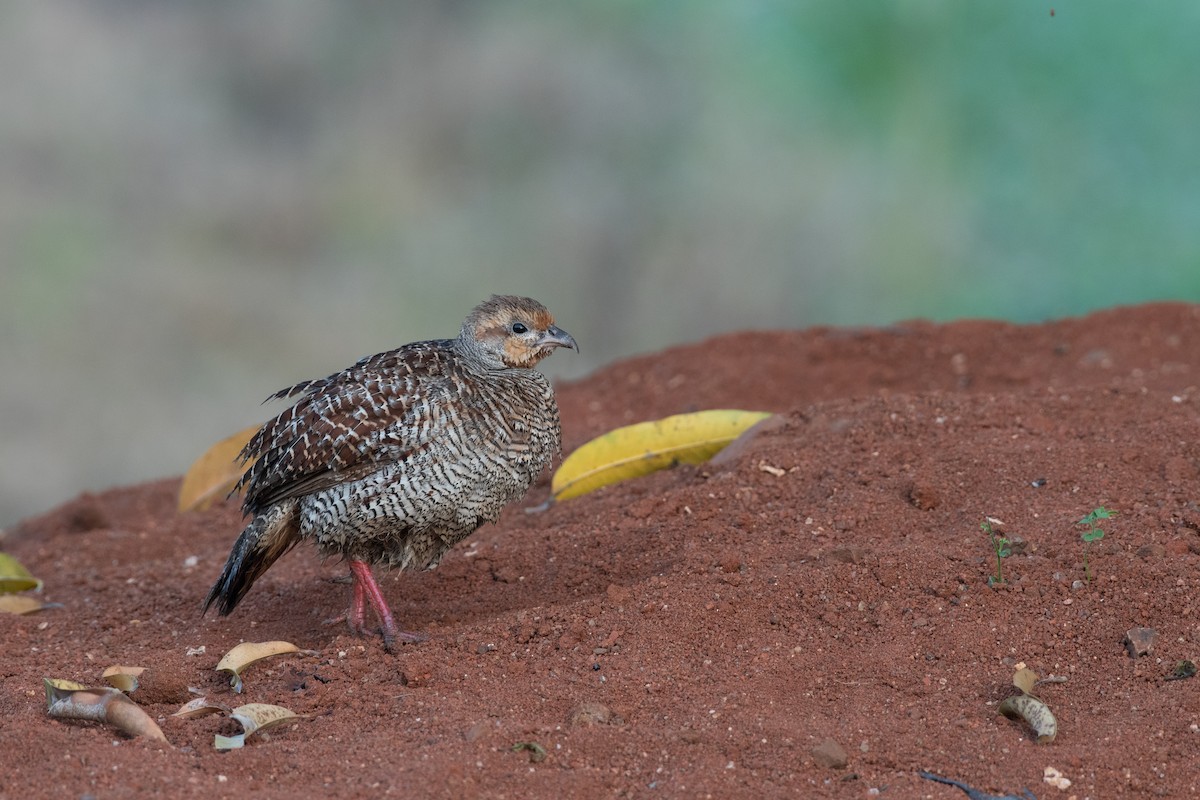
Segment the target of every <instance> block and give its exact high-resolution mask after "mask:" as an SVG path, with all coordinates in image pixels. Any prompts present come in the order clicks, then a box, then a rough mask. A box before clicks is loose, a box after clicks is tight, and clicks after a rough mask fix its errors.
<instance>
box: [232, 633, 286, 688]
mask: <svg viewBox="0 0 1200 800" xmlns="http://www.w3.org/2000/svg"><path fill="white" fill-rule="evenodd" d="M298 652H300V648H299V647H296V645H294V644H292V643H291V642H242V643H241V644H239V645H238V646H237V647H235V648H233V649H232V650H230V651H229V652H228V653H226V654H225V656H224V657H223V658H222V659H221V661H220V662H219V663H218V664H217V671H218V672H220V671H225V672H228V673H229V674H230V678H229V685H230V686H232V687H233V690H234V691H235V692H237V693H239V694H240V693H241V691H242V670H244V669H245V668H246V667H248V666H250V665H251V664H253V663H254V662H255V661H259V660H261V659H264V658H269V657H270V656H278V655H282V654H284V653H298Z"/></svg>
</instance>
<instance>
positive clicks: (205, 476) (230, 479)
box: [179, 425, 262, 511]
mask: <svg viewBox="0 0 1200 800" xmlns="http://www.w3.org/2000/svg"><path fill="white" fill-rule="evenodd" d="M260 427H262V426H261V425H252V426H251V427H249V428H245V429H243V430H240V431H238V432H237V433H235V434H233V435H232V436H229V437H226V438H224V439H222V440H221V441H219V442H217V443H216V444H214V445H213V446H212V447H210V448H208V449H207V450H205V451H204V455H202V456H200V457H199V458H198V459H196V460H195V462H193V463H192V465H191V466H190V467H188V471H187V472H185V473H184V475H183V483H181V484H180V485H179V510H180V511H203V510H204V509H206V508H208V507H209V506H211V505H212V504H213V501H214V500H218V499H220V498H221V497H224V496H225V495H227V494H229V492H231V491H232V490H233V487H234V486H235V485H236V484H237V482H238V478H240V477H241V476H242V472H244V471H245V468H246V467H248V466H249V464H242V460H241V453H242V448H243V447H245V446H246V443H247V442H249V441H250V438H251V437H252V436H254V434H256V433H258V429H259V428H260Z"/></svg>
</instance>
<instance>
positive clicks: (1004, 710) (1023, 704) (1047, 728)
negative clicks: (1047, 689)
mask: <svg viewBox="0 0 1200 800" xmlns="http://www.w3.org/2000/svg"><path fill="white" fill-rule="evenodd" d="M1000 713H1001V714H1003V715H1004V716H1006V717H1008V718H1009V719H1019V720H1024V721H1025V722H1026V723H1028V725H1029V727H1031V728H1033V730H1034V733H1036V734H1037V740H1038V743H1039V744H1046V743H1048V742H1053V741H1054V737H1055V736H1056V735H1058V720H1056V719H1055V718H1054V714H1052V713H1051V712H1050V707H1049V706H1047V705H1046V704H1045V703H1043V702H1042V701H1041V700H1039V699H1037V698H1036V697H1034V696H1032V695H1028V694H1019V695H1013V696H1012V697H1009V698H1006V699H1005V700H1004V701H1003V702H1001V703H1000Z"/></svg>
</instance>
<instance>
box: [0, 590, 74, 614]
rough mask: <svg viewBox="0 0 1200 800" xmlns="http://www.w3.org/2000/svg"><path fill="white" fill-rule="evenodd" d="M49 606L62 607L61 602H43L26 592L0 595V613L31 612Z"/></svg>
mask: <svg viewBox="0 0 1200 800" xmlns="http://www.w3.org/2000/svg"><path fill="white" fill-rule="evenodd" d="M49 608H62V603H45V602H43V601H41V600H38V599H37V598H36V597H30V596H29V595H26V594H3V595H0V613H3V614H32V613H34V612H35V611H45V610H46V609H49Z"/></svg>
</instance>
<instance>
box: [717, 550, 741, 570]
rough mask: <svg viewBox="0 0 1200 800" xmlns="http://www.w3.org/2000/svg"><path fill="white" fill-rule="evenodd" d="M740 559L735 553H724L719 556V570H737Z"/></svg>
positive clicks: (739, 567)
mask: <svg viewBox="0 0 1200 800" xmlns="http://www.w3.org/2000/svg"><path fill="white" fill-rule="evenodd" d="M741 566H742V559H741V556H739V555H738V554H737V553H726V554H725V555H723V556H721V571H722V572H726V573H729V572H737V571H738V570H739V569H741Z"/></svg>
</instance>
